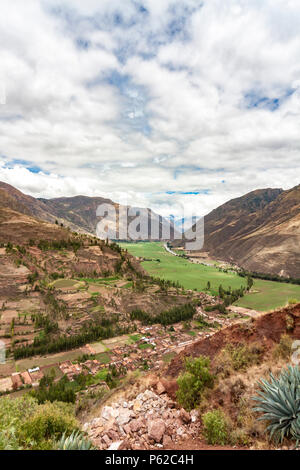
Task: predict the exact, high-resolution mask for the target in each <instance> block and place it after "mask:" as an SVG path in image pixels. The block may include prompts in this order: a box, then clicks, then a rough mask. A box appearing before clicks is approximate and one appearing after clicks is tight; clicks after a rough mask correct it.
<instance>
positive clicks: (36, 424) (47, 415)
mask: <svg viewBox="0 0 300 470" xmlns="http://www.w3.org/2000/svg"><path fill="white" fill-rule="evenodd" d="M77 429H78V424H77V421H76V419H75V417H74V408H73V406H72V405H69V404H66V403H60V402H55V403H49V402H47V403H45V404H44V405H40V406H39V407H38V408H37V409H36V411H35V412H34V413H33V415H32V416H31V417H30V418H29V419H28V420H27V421H26V423H24V425H23V429H22V431H23V437H24V439H25V440H26V441H28V440H29V441H35V443H36V447H37V448H41V447H42V448H45V447H44V446H45V442H47V441H51V440H57V439H59V438H61V436H62V435H63V434H64V433H67V434H71V433H72V432H73V431H75V430H77Z"/></svg>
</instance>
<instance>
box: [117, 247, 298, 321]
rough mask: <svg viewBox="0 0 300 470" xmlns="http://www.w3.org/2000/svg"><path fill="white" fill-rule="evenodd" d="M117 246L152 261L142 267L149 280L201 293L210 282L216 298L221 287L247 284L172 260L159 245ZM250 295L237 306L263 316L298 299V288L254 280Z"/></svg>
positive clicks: (210, 268)
mask: <svg viewBox="0 0 300 470" xmlns="http://www.w3.org/2000/svg"><path fill="white" fill-rule="evenodd" d="M120 246H121V247H122V248H126V249H127V250H128V251H129V252H130V253H131V254H132V255H134V256H139V257H144V258H148V259H153V261H144V262H143V263H142V265H143V267H144V268H145V270H146V271H147V272H148V273H149V274H151V275H152V276H155V277H160V278H162V279H168V280H170V281H175V282H176V281H178V282H179V283H180V284H181V285H183V286H184V287H185V288H186V289H196V290H198V291H204V290H205V288H206V286H207V282H208V281H209V282H210V285H211V289H210V293H211V294H213V295H216V294H217V293H218V289H219V285H220V284H222V285H223V287H224V288H228V287H229V286H230V287H231V288H232V289H236V288H239V287H241V285H243V286H245V284H246V280H245V279H244V278H241V277H240V276H238V275H237V274H236V273H223V272H220V271H219V270H218V268H216V267H213V266H204V265H201V264H193V263H191V262H189V261H188V260H186V259H183V258H178V257H176V256H173V255H171V254H170V253H168V252H167V251H166V250H165V249H164V247H163V245H162V243H156V242H140V243H120ZM156 259H160V262H159V261H154V260H156ZM253 291H254V292H253V293H249V294H246V295H245V296H244V297H243V298H241V299H240V300H239V301H238V302H236V305H238V306H239V307H245V308H250V309H254V310H258V311H262V312H264V311H268V310H273V309H275V308H278V307H284V306H285V305H287V303H288V301H289V299H291V298H300V286H297V285H293V284H287V283H279V282H272V281H264V280H260V279H255V280H254V286H253Z"/></svg>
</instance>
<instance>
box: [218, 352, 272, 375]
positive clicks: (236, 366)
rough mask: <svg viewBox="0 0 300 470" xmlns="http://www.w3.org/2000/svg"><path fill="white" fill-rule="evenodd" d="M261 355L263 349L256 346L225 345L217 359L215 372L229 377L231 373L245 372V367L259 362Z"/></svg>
mask: <svg viewBox="0 0 300 470" xmlns="http://www.w3.org/2000/svg"><path fill="white" fill-rule="evenodd" d="M262 353H263V347H262V346H260V345H258V344H252V345H250V346H247V345H245V346H244V345H242V344H238V345H233V344H227V345H226V347H225V348H224V349H222V351H221V352H220V353H219V355H218V357H217V360H216V370H217V372H220V373H221V374H222V375H223V376H229V375H230V374H231V373H232V371H239V370H246V369H247V367H249V366H251V365H253V364H258V363H259V362H260V359H261V356H262Z"/></svg>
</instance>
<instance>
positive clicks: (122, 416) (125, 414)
mask: <svg viewBox="0 0 300 470" xmlns="http://www.w3.org/2000/svg"><path fill="white" fill-rule="evenodd" d="M132 415H133V413H132V411H131V410H128V408H125V409H124V408H123V409H120V410H119V416H117V418H116V422H117V424H118V425H119V426H124V424H127V423H129V421H130V419H131V417H132Z"/></svg>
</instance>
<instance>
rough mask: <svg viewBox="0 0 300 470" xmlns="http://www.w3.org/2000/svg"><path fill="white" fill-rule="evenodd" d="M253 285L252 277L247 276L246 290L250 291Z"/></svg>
mask: <svg viewBox="0 0 300 470" xmlns="http://www.w3.org/2000/svg"><path fill="white" fill-rule="evenodd" d="M253 284H254V281H253V279H252V277H251V276H248V277H247V288H248V290H251V289H252V287H253Z"/></svg>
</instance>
